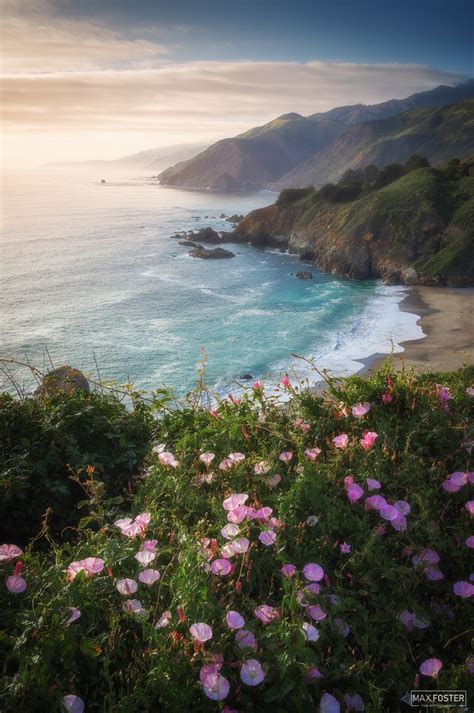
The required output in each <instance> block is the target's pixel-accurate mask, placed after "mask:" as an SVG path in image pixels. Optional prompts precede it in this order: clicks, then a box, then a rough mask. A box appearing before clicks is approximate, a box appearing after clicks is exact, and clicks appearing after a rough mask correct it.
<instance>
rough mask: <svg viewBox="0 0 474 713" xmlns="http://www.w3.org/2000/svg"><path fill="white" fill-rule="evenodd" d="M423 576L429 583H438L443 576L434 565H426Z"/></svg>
mask: <svg viewBox="0 0 474 713" xmlns="http://www.w3.org/2000/svg"><path fill="white" fill-rule="evenodd" d="M425 575H426V579H429V580H430V581H431V582H438V581H439V580H440V579H444V574H443V573H442V572H441V570H440V569H439V568H438V567H437V566H436V565H428V567H426V568H425Z"/></svg>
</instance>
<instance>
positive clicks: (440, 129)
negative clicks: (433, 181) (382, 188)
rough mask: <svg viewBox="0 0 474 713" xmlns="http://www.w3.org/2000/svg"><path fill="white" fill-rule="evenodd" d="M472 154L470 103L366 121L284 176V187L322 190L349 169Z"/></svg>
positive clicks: (473, 112)
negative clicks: (416, 158)
mask: <svg viewBox="0 0 474 713" xmlns="http://www.w3.org/2000/svg"><path fill="white" fill-rule="evenodd" d="M473 149H474V99H467V100H465V101H463V102H460V103H458V104H453V105H450V106H445V107H434V108H428V109H414V110H413V111H409V112H406V113H404V114H400V115H398V116H394V117H391V118H389V119H383V120H380V121H368V122H365V123H362V124H359V125H357V126H356V127H354V128H353V129H350V130H349V131H346V132H345V133H344V134H342V136H340V137H339V138H338V139H337V140H336V141H335V142H334V143H333V144H331V145H330V146H328V147H327V148H326V149H324V150H323V151H321V152H319V153H318V154H315V155H314V156H312V157H311V158H310V159H309V160H308V161H306V162H305V163H303V164H301V165H300V166H298V167H296V168H295V169H293V170H292V171H291V172H289V173H288V174H286V175H285V176H283V177H282V178H281V179H280V181H279V184H280V185H282V186H305V185H310V184H311V185H314V186H316V187H318V186H321V185H323V184H324V183H326V182H328V181H335V180H338V179H339V178H340V176H341V175H342V174H343V172H344V171H346V170H347V169H348V168H352V169H358V168H363V167H365V166H368V165H370V164H375V165H376V166H378V167H382V166H385V165H387V164H389V163H392V162H394V161H397V162H405V161H406V160H407V159H408V158H409V157H410V156H411V155H412V154H414V153H418V154H422V155H423V156H426V158H427V159H428V160H429V161H430V162H431V163H440V162H442V161H446V160H448V159H450V158H462V157H463V156H466V155H467V154H469V153H470V152H472V151H473Z"/></svg>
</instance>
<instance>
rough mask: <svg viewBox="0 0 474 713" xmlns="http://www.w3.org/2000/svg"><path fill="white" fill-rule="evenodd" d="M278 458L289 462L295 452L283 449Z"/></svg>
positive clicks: (283, 461)
mask: <svg viewBox="0 0 474 713" xmlns="http://www.w3.org/2000/svg"><path fill="white" fill-rule="evenodd" d="M278 458H279V459H280V460H281V461H282V463H289V462H290V460H291V459H292V458H293V453H292V452H291V451H282V452H281V453H280V455H279V456H278Z"/></svg>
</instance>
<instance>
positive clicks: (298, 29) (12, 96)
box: [0, 0, 474, 168]
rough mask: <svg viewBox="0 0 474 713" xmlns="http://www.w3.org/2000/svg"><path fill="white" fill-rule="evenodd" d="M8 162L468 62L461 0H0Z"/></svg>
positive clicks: (329, 100)
mask: <svg viewBox="0 0 474 713" xmlns="http://www.w3.org/2000/svg"><path fill="white" fill-rule="evenodd" d="M0 10H1V21H0V40H1V50H0V74H1V80H0V82H1V91H2V103H1V114H0V121H1V127H2V136H1V138H2V142H1V147H2V154H1V164H2V166H3V167H23V168H29V167H34V166H37V165H39V164H42V163H45V162H51V161H66V160H88V159H111V158H117V157H120V156H123V155H126V154H130V153H134V152H136V151H141V150H144V149H148V148H156V147H160V146H167V145H170V144H177V143H196V142H200V143H202V142H209V143H211V142H212V141H215V140H217V139H220V138H223V137H226V136H232V135H235V134H237V133H239V132H241V131H245V130H246V129H248V128H250V127H252V126H256V125H259V124H263V123H265V122H266V121H269V120H271V119H273V118H275V117H276V116H278V115H280V114H282V113H287V112H290V111H295V112H299V113H301V114H304V115H307V114H312V113H315V112H319V111H326V110H328V109H331V108H333V107H335V106H341V105H345V104H352V103H359V102H361V103H364V104H373V103H377V102H380V101H385V100H387V99H391V98H403V97H405V96H408V95H409V94H412V93H414V92H418V91H424V90H427V89H431V88H432V87H434V86H437V85H438V84H450V85H454V84H457V83H459V82H460V81H463V80H464V79H466V78H468V77H471V76H472V75H473V74H474V72H473V24H474V5H473V4H472V3H471V2H468V1H467V0H450V1H449V2H447V0H398V1H396V2H395V1H394V0H291V1H286V2H284V1H283V0H253V1H252V2H250V1H249V0H0Z"/></svg>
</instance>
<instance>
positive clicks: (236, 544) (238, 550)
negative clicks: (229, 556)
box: [230, 537, 250, 555]
mask: <svg viewBox="0 0 474 713" xmlns="http://www.w3.org/2000/svg"><path fill="white" fill-rule="evenodd" d="M230 545H231V547H232V550H233V552H234V554H236V555H241V554H243V553H244V552H247V550H248V548H249V547H250V541H249V540H248V539H247V537H239V538H238V539H237V540H234V541H233V542H231V543H230Z"/></svg>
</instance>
